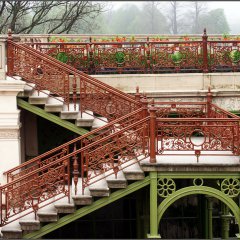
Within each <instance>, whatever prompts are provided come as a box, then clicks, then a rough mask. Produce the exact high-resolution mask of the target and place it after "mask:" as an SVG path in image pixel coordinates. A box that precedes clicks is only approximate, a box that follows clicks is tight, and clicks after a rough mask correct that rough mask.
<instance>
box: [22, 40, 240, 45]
mask: <svg viewBox="0 0 240 240" xmlns="http://www.w3.org/2000/svg"><path fill="white" fill-rule="evenodd" d="M217 42H218V41H217ZM223 42H225V41H223ZM236 42H237V40H236ZM184 43H187V44H189V43H202V41H200V40H187V41H186V40H182V41H134V42H131V41H126V42H48V43H41V42H33V43H30V42H27V43H23V42H20V44H22V45H36V46H38V45H112V44H114V45H115V44H116V45H135V44H136V45H137V44H141V45H142V44H184Z"/></svg>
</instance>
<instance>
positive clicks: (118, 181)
mask: <svg viewBox="0 0 240 240" xmlns="http://www.w3.org/2000/svg"><path fill="white" fill-rule="evenodd" d="M115 171H116V174H115V173H114V170H109V171H107V172H106V173H105V176H106V181H107V184H108V187H109V188H126V187H127V179H126V178H125V176H124V173H123V171H122V170H121V169H120V168H119V167H118V166H117V164H116V166H115Z"/></svg>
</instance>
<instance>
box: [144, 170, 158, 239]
mask: <svg viewBox="0 0 240 240" xmlns="http://www.w3.org/2000/svg"><path fill="white" fill-rule="evenodd" d="M157 210H158V203H157V172H150V233H149V234H148V235H147V237H148V238H160V235H159V234H158V219H157V212H158V211H157Z"/></svg>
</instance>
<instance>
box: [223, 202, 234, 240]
mask: <svg viewBox="0 0 240 240" xmlns="http://www.w3.org/2000/svg"><path fill="white" fill-rule="evenodd" d="M221 207H222V215H221V220H222V228H221V229H222V239H228V238H229V222H230V219H231V217H232V216H231V214H229V208H228V207H227V206H226V205H225V204H224V203H222V204H221Z"/></svg>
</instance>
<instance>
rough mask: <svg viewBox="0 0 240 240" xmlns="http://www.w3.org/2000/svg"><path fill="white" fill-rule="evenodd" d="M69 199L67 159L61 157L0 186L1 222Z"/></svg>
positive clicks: (10, 220)
mask: <svg viewBox="0 0 240 240" xmlns="http://www.w3.org/2000/svg"><path fill="white" fill-rule="evenodd" d="M64 197H68V200H69V201H70V159H69V158H65V157H64V158H60V159H57V160H55V161H53V162H50V163H48V164H46V165H43V166H41V167H39V168H37V169H32V171H31V172H28V173H26V174H25V175H23V176H20V177H19V178H17V179H15V180H14V181H12V182H10V183H7V184H5V185H3V186H0V215H1V222H0V223H1V226H3V225H6V224H8V223H10V222H13V221H14V220H16V219H19V218H21V217H23V216H25V215H27V214H29V213H32V212H34V213H35V217H36V212H37V211H38V209H39V208H42V207H44V206H46V205H48V204H50V203H52V202H54V201H57V200H59V199H61V198H64Z"/></svg>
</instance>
